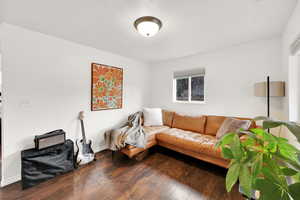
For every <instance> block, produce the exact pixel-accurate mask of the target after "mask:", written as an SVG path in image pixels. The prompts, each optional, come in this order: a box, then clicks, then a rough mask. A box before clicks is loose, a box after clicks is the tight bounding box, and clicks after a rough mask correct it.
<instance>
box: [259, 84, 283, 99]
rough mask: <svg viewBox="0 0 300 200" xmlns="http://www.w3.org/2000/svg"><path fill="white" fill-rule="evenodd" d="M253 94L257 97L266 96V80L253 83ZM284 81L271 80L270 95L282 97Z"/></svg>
mask: <svg viewBox="0 0 300 200" xmlns="http://www.w3.org/2000/svg"><path fill="white" fill-rule="evenodd" d="M254 94H255V96H257V97H266V96H267V82H260V83H256V84H255V85H254ZM284 96H285V82H283V81H271V82H270V97H284Z"/></svg>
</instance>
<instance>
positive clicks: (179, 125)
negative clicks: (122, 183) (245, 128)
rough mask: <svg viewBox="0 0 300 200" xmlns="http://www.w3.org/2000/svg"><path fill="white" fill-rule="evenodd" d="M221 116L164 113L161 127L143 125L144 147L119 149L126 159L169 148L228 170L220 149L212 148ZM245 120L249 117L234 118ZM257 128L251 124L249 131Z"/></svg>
mask: <svg viewBox="0 0 300 200" xmlns="http://www.w3.org/2000/svg"><path fill="white" fill-rule="evenodd" d="M225 119H226V117H224V116H209V115H208V116H206V115H202V116H198V117H192V116H182V115H179V114H177V113H175V112H171V111H163V124H164V126H151V127H146V126H144V129H145V132H146V134H147V136H148V143H147V146H146V148H145V149H144V148H136V147H134V146H131V145H127V146H126V147H125V148H123V149H122V150H121V152H123V153H124V154H126V155H127V156H128V157H130V158H132V157H134V156H135V155H137V154H139V153H141V152H143V151H145V150H146V149H148V148H151V147H153V146H155V145H160V146H163V147H165V148H168V149H172V150H174V151H177V152H180V153H182V154H186V155H189V156H192V157H194V158H197V159H200V160H203V161H206V162H210V163H213V164H216V165H218V166H221V167H225V168H228V164H229V161H228V160H226V159H224V158H222V156H221V150H220V149H216V148H215V144H216V142H217V138H216V133H217V131H218V129H219V128H220V126H221V125H222V123H223V121H224V120H225ZM237 119H248V120H250V119H249V118H237ZM254 127H256V124H255V123H254V122H253V123H252V125H251V128H254Z"/></svg>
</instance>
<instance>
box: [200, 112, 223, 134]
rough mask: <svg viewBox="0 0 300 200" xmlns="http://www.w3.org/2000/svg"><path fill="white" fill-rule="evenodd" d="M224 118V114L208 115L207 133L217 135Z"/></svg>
mask: <svg viewBox="0 0 300 200" xmlns="http://www.w3.org/2000/svg"><path fill="white" fill-rule="evenodd" d="M224 120H225V117H224V116H206V128H205V134H207V135H213V136H215V135H216V134H217V131H218V130H219V128H220V127H221V125H222V123H223V122H224Z"/></svg>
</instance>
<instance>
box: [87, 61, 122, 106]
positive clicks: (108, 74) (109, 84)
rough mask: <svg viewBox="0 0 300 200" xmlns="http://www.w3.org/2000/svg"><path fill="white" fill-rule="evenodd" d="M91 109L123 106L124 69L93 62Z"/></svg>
mask: <svg viewBox="0 0 300 200" xmlns="http://www.w3.org/2000/svg"><path fill="white" fill-rule="evenodd" d="M91 71H92V90H91V91H92V92H91V93H92V94H91V110H92V111H97V110H109V109H120V108H122V101H123V69H122V68H118V67H112V66H108V65H103V64H97V63H92V70H91Z"/></svg>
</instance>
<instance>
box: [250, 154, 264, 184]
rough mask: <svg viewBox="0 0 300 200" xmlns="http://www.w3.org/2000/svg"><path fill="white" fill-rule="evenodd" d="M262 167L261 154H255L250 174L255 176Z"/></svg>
mask: <svg viewBox="0 0 300 200" xmlns="http://www.w3.org/2000/svg"><path fill="white" fill-rule="evenodd" d="M262 167H263V154H259V155H257V157H256V160H255V161H254V163H253V165H252V169H251V171H252V176H253V177H254V178H256V177H257V176H258V175H259V174H260V173H261V170H262Z"/></svg>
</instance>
